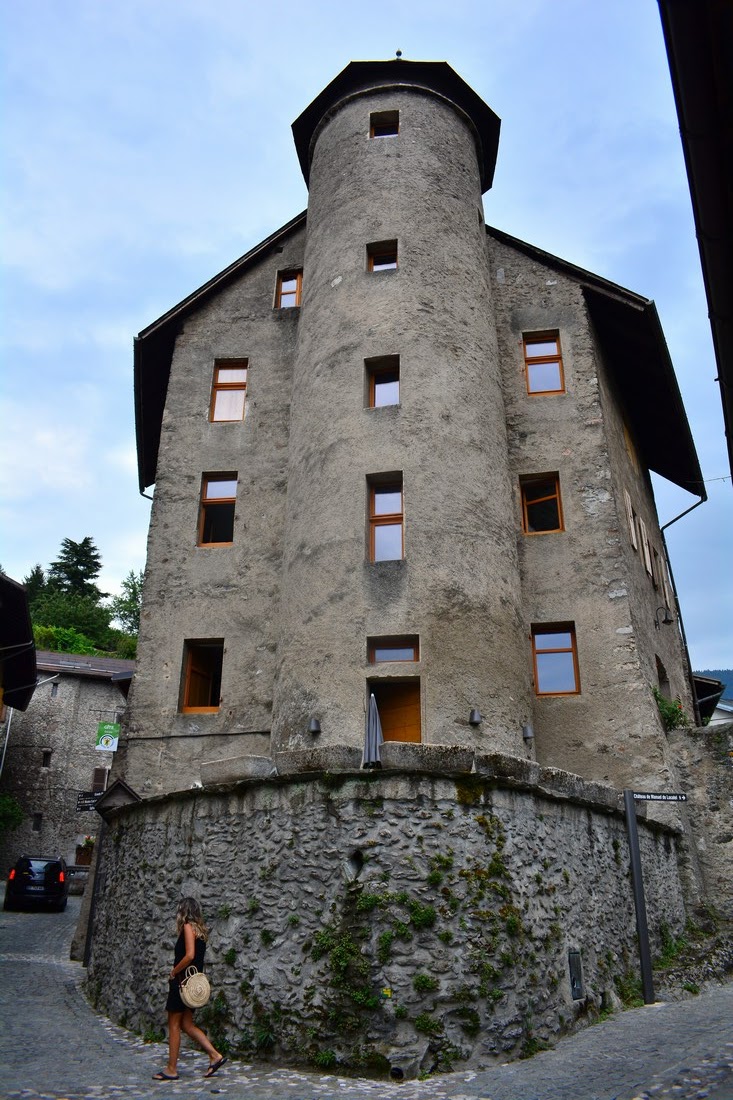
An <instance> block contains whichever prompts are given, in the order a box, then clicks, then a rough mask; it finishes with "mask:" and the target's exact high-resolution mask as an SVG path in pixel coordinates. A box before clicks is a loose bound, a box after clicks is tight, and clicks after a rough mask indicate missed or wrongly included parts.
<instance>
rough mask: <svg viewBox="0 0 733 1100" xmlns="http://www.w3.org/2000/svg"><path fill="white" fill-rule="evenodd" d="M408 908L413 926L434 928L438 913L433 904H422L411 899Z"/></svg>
mask: <svg viewBox="0 0 733 1100" xmlns="http://www.w3.org/2000/svg"><path fill="white" fill-rule="evenodd" d="M407 908H408V910H409V912H410V920H411V921H412V926H413V928H432V926H433V925H434V924H435V918H436V915H437V914H436V912H435V909H434V907H433V906H432V905H421V904H420V902H419V901H414V900H410V901H408V903H407Z"/></svg>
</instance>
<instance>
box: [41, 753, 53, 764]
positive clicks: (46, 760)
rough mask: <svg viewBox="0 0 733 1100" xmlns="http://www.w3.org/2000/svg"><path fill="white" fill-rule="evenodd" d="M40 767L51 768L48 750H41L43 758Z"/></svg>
mask: <svg viewBox="0 0 733 1100" xmlns="http://www.w3.org/2000/svg"><path fill="white" fill-rule="evenodd" d="M41 767H42V768H50V767H51V750H50V749H44V750H43V756H42V758H41Z"/></svg>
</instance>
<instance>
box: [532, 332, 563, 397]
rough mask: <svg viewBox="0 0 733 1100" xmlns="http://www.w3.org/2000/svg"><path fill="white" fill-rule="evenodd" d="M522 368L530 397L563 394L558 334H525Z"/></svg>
mask: <svg viewBox="0 0 733 1100" xmlns="http://www.w3.org/2000/svg"><path fill="white" fill-rule="evenodd" d="M524 367H525V375H526V380H527V393H529V394H532V395H539V394H550V393H564V392H565V376H564V373H563V365H562V353H561V351H560V334H559V333H557V332H543V333H532V334H531V335H530V334H525V336H524Z"/></svg>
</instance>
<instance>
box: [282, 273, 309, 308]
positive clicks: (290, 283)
mask: <svg viewBox="0 0 733 1100" xmlns="http://www.w3.org/2000/svg"><path fill="white" fill-rule="evenodd" d="M302 289H303V272H302V271H283V272H282V273H281V274H280V275H278V277H277V293H276V295H275V309H292V308H293V307H294V306H299V305H300V295H301V291H302Z"/></svg>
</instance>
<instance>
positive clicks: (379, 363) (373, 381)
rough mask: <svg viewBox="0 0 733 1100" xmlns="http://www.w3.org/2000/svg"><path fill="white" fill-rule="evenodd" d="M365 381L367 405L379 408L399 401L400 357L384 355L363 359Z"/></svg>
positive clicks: (397, 403) (371, 407)
mask: <svg viewBox="0 0 733 1100" xmlns="http://www.w3.org/2000/svg"><path fill="white" fill-rule="evenodd" d="M364 365H365V367H366V382H367V407H368V408H370V409H381V408H384V407H385V406H386V405H399V403H400V357H399V355H384V356H382V357H381V358H379V359H365V360H364Z"/></svg>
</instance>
